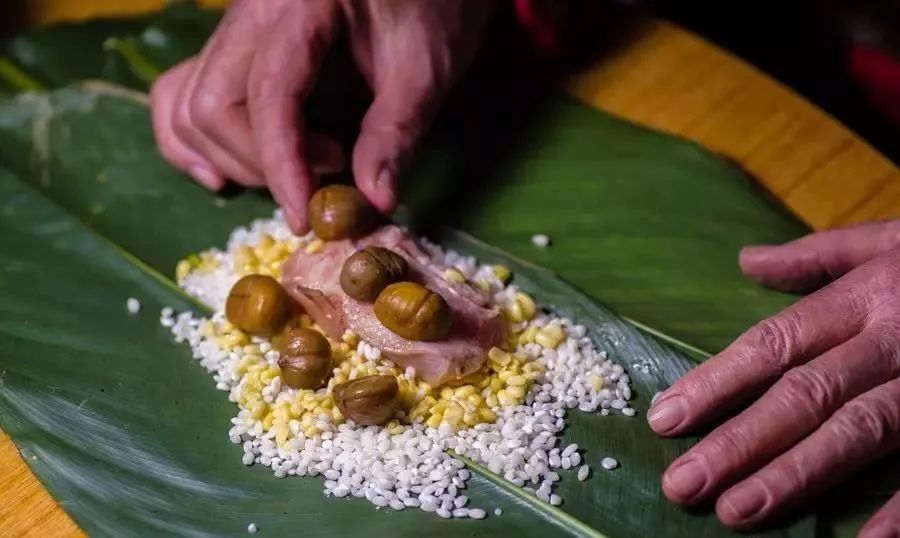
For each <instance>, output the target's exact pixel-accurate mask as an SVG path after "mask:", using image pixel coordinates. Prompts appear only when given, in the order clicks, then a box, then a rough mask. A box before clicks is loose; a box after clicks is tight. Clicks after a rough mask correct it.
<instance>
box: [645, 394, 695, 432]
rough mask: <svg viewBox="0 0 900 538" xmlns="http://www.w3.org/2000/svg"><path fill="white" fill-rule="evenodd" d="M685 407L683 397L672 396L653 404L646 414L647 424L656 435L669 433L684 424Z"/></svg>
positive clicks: (678, 395)
mask: <svg viewBox="0 0 900 538" xmlns="http://www.w3.org/2000/svg"><path fill="white" fill-rule="evenodd" d="M686 407H687V405H686V402H685V401H684V396H682V395H680V394H673V395H672V396H669V397H667V398H663V399H662V400H659V401H657V402H656V403H655V404H653V407H651V408H650V412H649V413H647V422H649V423H650V427H651V428H653V431H655V432H656V433H669V432H671V431H672V430H674V429H675V428H677V427H678V426H680V425H681V423H682V422H684V419H685V416H687V410H686Z"/></svg>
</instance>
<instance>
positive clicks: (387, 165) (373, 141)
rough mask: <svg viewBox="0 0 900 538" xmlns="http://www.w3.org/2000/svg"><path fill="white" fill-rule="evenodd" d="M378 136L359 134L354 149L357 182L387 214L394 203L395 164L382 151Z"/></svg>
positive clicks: (372, 201) (365, 193) (354, 171)
mask: <svg viewBox="0 0 900 538" xmlns="http://www.w3.org/2000/svg"><path fill="white" fill-rule="evenodd" d="M391 153H392V152H390V151H386V150H385V148H384V147H383V144H380V143H379V140H378V139H377V137H373V136H372V135H370V134H366V133H364V134H362V135H361V136H360V139H359V140H358V141H357V143H356V148H354V150H353V176H354V178H355V179H356V186H357V187H359V190H360V191H362V193H363V194H364V195H365V196H366V198H368V199H369V201H370V202H371V203H372V205H374V206H375V207H376V208H377V209H378V210H379V211H381V212H382V213H385V214H390V213H392V212H393V211H394V209H396V207H397V183H398V182H397V165H396V163H395V162H393V161H392V160H391V159H390V158H389V157H387V156H385V154H388V155H390V154H391Z"/></svg>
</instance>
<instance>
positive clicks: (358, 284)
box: [340, 247, 409, 303]
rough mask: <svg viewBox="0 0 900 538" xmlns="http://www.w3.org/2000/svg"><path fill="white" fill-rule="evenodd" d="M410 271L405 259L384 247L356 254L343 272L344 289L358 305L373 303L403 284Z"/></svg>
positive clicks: (359, 251)
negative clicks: (396, 284) (360, 302)
mask: <svg viewBox="0 0 900 538" xmlns="http://www.w3.org/2000/svg"><path fill="white" fill-rule="evenodd" d="M408 270H409V264H407V263H406V260H405V259H404V258H403V256H401V255H399V254H397V253H396V252H394V251H392V250H388V249H386V248H382V247H366V248H364V249H362V250H358V251H356V252H355V253H353V255H352V256H350V257H349V258H347V261H345V262H344V267H343V268H342V269H341V278H340V282H341V289H342V290H344V293H346V294H347V295H349V296H350V297H352V298H354V299H356V300H357V301H363V302H367V303H369V302H372V301H374V300H375V299H376V298H377V297H378V294H379V293H381V290H383V289H384V288H386V287H387V286H388V285H390V284H393V283H394V282H397V281H399V280H402V279H403V278H404V277H405V276H406V272H407V271H408Z"/></svg>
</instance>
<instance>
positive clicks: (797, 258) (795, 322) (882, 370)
mask: <svg viewBox="0 0 900 538" xmlns="http://www.w3.org/2000/svg"><path fill="white" fill-rule="evenodd" d="M740 265H741V269H742V271H743V272H744V274H745V275H747V276H748V277H750V278H752V279H754V280H756V281H758V282H760V283H762V284H767V285H770V286H774V287H777V288H780V289H785V290H800V289H809V288H810V287H811V286H814V285H816V284H821V283H823V282H827V281H829V280H834V281H833V282H832V283H830V284H828V285H826V286H825V287H823V288H822V289H820V290H819V291H817V292H815V293H813V294H811V295H809V296H807V297H805V298H803V299H801V300H800V301H798V302H797V303H796V304H794V305H793V306H791V307H789V308H787V309H785V310H784V311H782V312H780V313H778V314H776V315H775V316H773V317H771V318H769V319H766V320H764V321H762V322H760V323H759V324H757V325H756V326H755V327H753V328H751V329H750V330H748V331H747V332H745V333H744V334H743V335H741V336H740V337H739V338H738V339H737V340H735V342H734V343H732V344H731V345H730V346H728V348H726V349H725V350H724V351H722V352H721V353H719V354H718V355H716V356H715V357H713V358H711V359H709V360H708V361H707V362H706V363H704V364H703V365H701V366H699V367H698V368H696V369H694V370H692V371H691V372H689V373H688V374H687V375H685V376H684V377H683V378H682V379H680V380H679V381H677V382H676V383H675V384H674V385H672V387H670V388H669V389H668V390H666V391H665V392H664V393H663V394H662V395H660V397H659V398H658V399H657V401H656V402H655V404H654V405H653V406H652V407H651V409H650V411H649V413H648V421H649V422H650V426H651V428H652V429H653V430H654V431H655V432H657V433H658V434H660V435H665V436H675V435H681V434H686V433H688V432H691V431H694V430H696V429H697V428H698V427H700V426H702V425H705V424H707V423H709V422H711V421H712V420H714V419H716V418H718V417H721V416H722V415H724V414H725V413H728V412H731V411H735V410H737V409H739V408H742V407H744V406H747V407H746V409H743V411H741V412H740V414H738V415H736V416H734V418H731V419H730V420H727V421H726V422H725V423H724V424H722V425H720V426H719V427H718V428H716V429H715V430H714V431H713V432H712V433H710V434H709V435H708V436H706V437H704V438H703V439H702V440H701V441H700V442H699V443H697V445H695V446H694V447H693V448H691V449H690V450H689V451H687V452H686V453H685V454H683V455H682V456H681V457H679V458H678V459H677V460H675V462H673V463H672V465H671V466H670V467H669V468H668V470H666V472H665V474H664V475H663V479H662V485H663V491H664V492H665V494H666V496H667V497H668V498H669V499H670V500H672V501H673V502H676V503H678V504H683V505H694V504H698V503H702V502H704V501H708V500H712V499H715V498H717V499H718V500H717V502H716V513H717V515H718V517H719V519H720V520H721V521H722V522H723V523H725V524H726V525H728V526H731V527H734V528H738V529H746V528H750V527H754V526H758V525H759V524H762V523H765V522H768V521H771V520H772V519H773V518H774V517H777V516H778V515H780V514H782V513H784V511H785V510H787V509H789V508H791V507H793V506H795V505H797V504H799V503H801V502H803V501H804V500H807V499H809V498H810V497H811V496H813V495H815V494H817V493H819V492H821V491H823V490H824V489H826V488H828V487H829V486H831V485H833V484H834V483H836V482H838V481H840V480H841V479H843V478H846V477H847V476H849V475H851V474H852V473H853V472H854V471H856V470H857V469H859V468H860V467H862V466H863V465H865V464H866V463H869V462H871V461H873V460H875V459H877V458H879V457H881V456H883V455H886V454H889V453H891V452H894V451H896V450H897V449H898V448H900V220H895V221H888V222H881V223H872V224H865V225H862V226H857V227H853V228H846V229H839V230H833V231H827V232H822V233H815V234H811V235H809V236H806V237H803V238H801V239H799V240H797V241H794V242H791V243H788V244H785V245H782V246H774V247H747V248H745V249H744V250H743V251H742V252H741V255H740ZM748 404H749V405H748ZM861 536H862V537H864V538H868V537H872V538H875V537H887V536H900V494H898V495H896V496H895V497H894V498H893V499H892V500H891V501H890V502H889V503H888V504H887V505H886V506H885V507H884V508H883V509H882V510H881V511H880V512H878V514H876V515H875V516H874V517H873V518H872V519H871V520H870V521H869V523H868V524H867V525H866V526H865V528H864V529H863V531H862V533H861Z"/></svg>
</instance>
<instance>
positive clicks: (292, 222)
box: [281, 206, 309, 235]
mask: <svg viewBox="0 0 900 538" xmlns="http://www.w3.org/2000/svg"><path fill="white" fill-rule="evenodd" d="M281 210H282V212H283V213H284V220H285V221H286V222H287V225H288V228H290V229H291V231H292V232H293V233H294V235H303V234H305V233H306V232H308V231H309V223H308V222H307V220H306V213H305V212H303V213H300V212H299V211H297V210H296V209H293V208H290V207H288V206H282V207H281Z"/></svg>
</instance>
